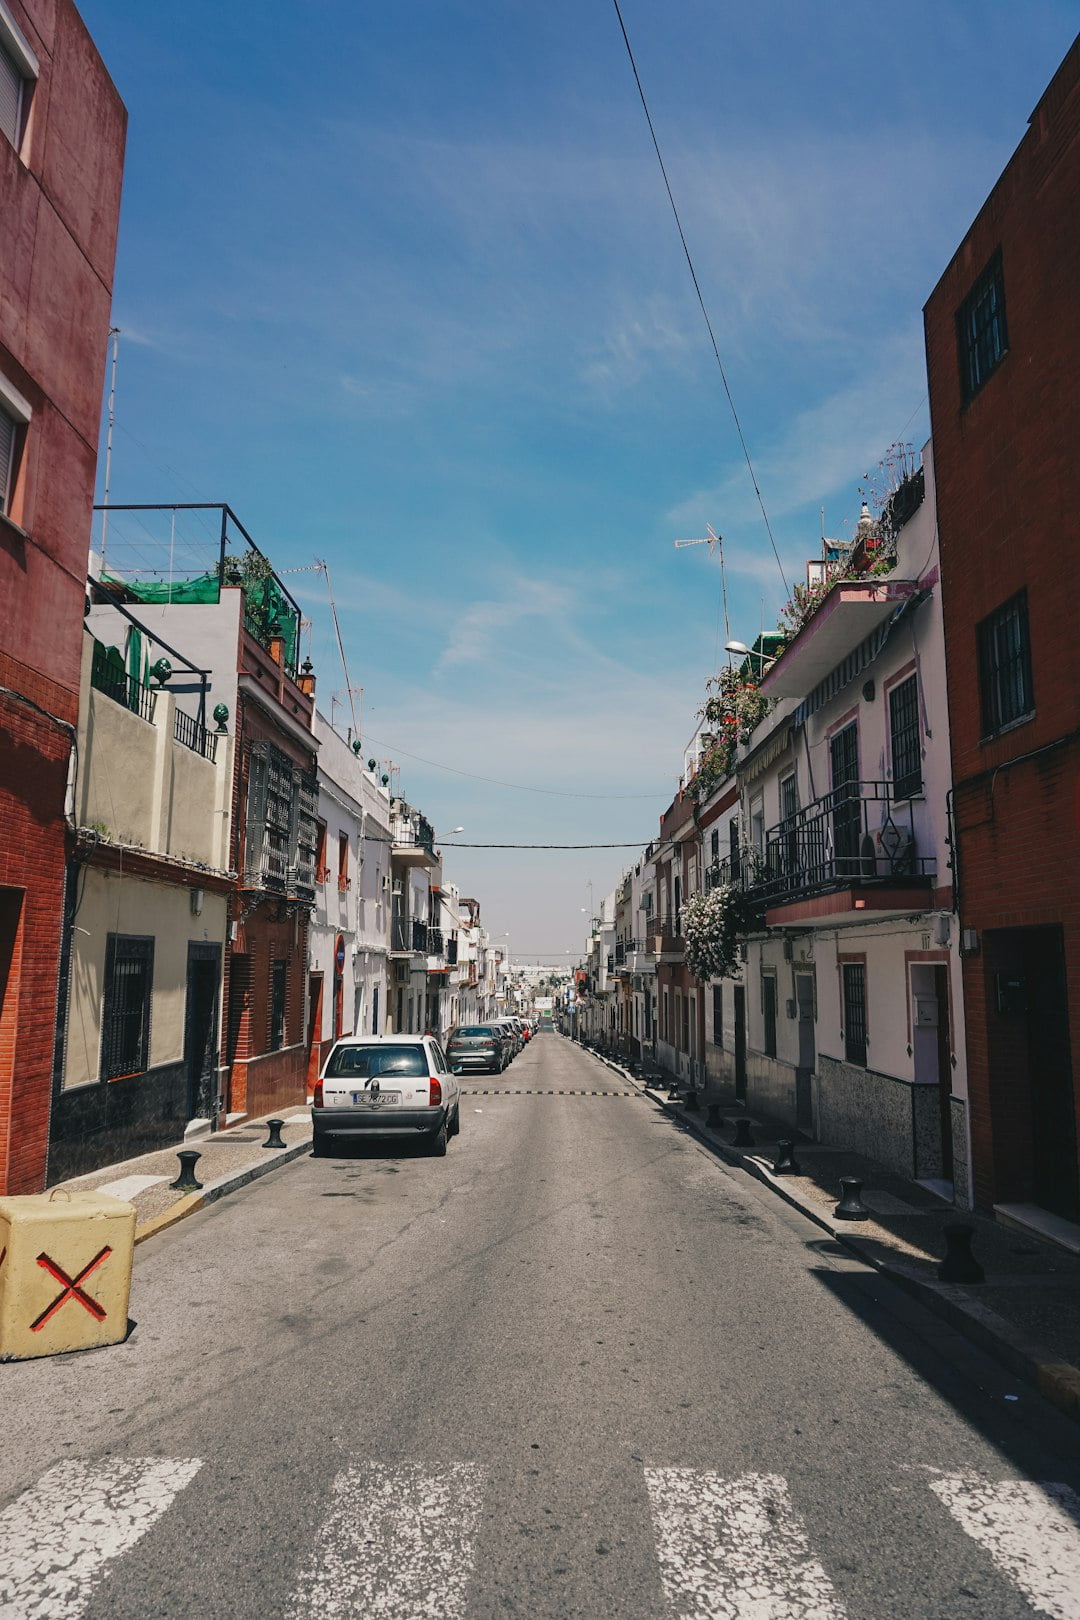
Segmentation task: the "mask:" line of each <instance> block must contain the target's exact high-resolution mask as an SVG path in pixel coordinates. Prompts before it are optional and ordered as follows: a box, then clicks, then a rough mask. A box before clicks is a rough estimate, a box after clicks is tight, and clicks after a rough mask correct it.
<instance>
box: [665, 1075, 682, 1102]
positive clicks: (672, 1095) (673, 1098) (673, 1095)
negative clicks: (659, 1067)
mask: <svg viewBox="0 0 1080 1620" xmlns="http://www.w3.org/2000/svg"><path fill="white" fill-rule="evenodd" d="M667 1094H668V1102H678V1100H679V1098H680V1097H681V1096H682V1092H681V1091H680V1090H679V1082H678V1081H677V1080H672V1082H671V1084H670V1085H669V1086H668V1088H667Z"/></svg>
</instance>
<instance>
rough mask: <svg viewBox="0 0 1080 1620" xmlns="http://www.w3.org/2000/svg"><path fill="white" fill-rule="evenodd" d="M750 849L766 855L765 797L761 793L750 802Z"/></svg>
mask: <svg viewBox="0 0 1080 1620" xmlns="http://www.w3.org/2000/svg"><path fill="white" fill-rule="evenodd" d="M750 848H751V849H752V850H754V852H755V853H756V854H758V855H764V853H765V796H764V794H761V793H758V794H756V795H755V796H754V798H752V799H751V800H750Z"/></svg>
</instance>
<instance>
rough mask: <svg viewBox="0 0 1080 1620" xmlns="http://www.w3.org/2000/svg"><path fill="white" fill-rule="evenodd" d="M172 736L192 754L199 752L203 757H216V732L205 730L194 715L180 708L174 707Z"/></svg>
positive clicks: (210, 758)
mask: <svg viewBox="0 0 1080 1620" xmlns="http://www.w3.org/2000/svg"><path fill="white" fill-rule="evenodd" d="M173 736H174V737H175V738H176V740H177V742H178V743H182V744H183V746H184V747H185V748H190V749H191V751H192V753H193V754H201V755H202V757H203V759H209V760H215V759H216V758H217V740H218V734H217V732H216V731H207V729H206V727H205V726H203V725H200V724H199V722H198V720H196V718H195V716H194V715H192V714H185V713H184V711H183V710H182V709H176V710H175V711H174V713H173Z"/></svg>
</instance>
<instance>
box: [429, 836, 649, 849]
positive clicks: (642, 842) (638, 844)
mask: <svg viewBox="0 0 1080 1620" xmlns="http://www.w3.org/2000/svg"><path fill="white" fill-rule="evenodd" d="M647 843H648V839H647V838H639V839H636V840H635V841H634V843H632V844H450V843H445V842H440V844H439V848H440V849H644V848H645V846H646V844H647Z"/></svg>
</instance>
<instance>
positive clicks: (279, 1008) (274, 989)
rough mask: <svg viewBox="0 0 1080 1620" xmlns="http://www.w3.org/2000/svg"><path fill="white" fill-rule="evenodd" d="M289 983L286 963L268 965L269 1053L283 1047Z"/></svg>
mask: <svg viewBox="0 0 1080 1620" xmlns="http://www.w3.org/2000/svg"><path fill="white" fill-rule="evenodd" d="M288 983H289V964H288V962H271V964H270V1048H269V1049H270V1051H271V1052H280V1050H281V1048H282V1047H283V1046H284V1045H285V999H286V992H287V990H288Z"/></svg>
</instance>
